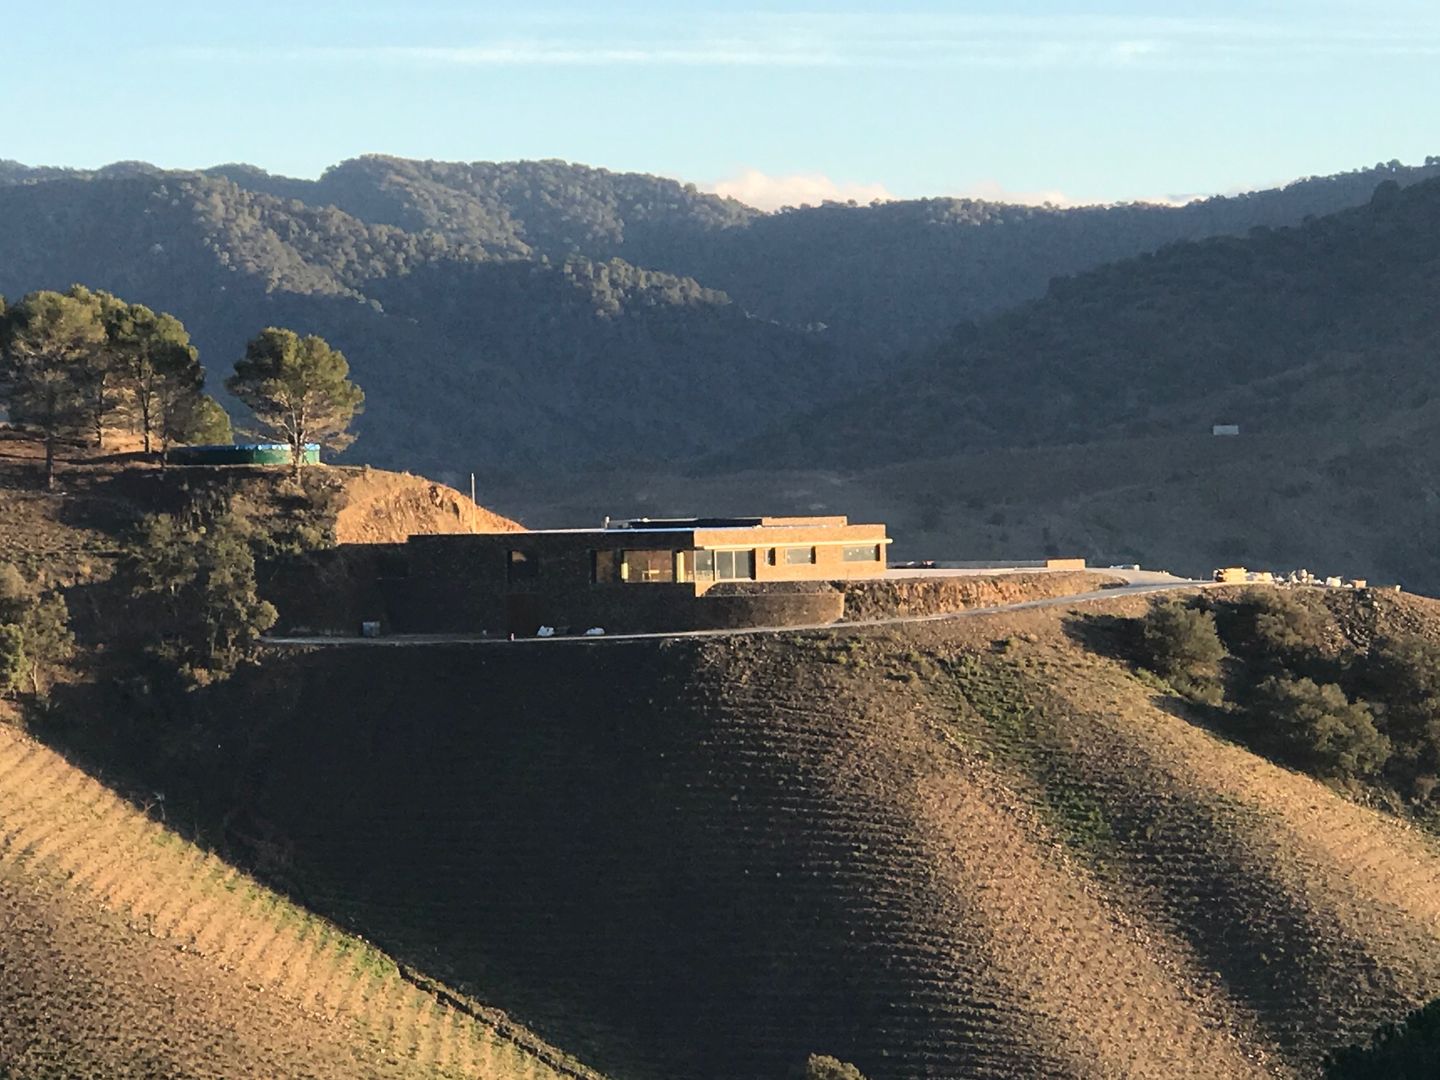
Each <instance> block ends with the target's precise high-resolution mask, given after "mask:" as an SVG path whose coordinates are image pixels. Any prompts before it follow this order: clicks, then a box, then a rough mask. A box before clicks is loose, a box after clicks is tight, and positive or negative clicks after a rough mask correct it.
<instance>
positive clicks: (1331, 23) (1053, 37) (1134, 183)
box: [0, 0, 1440, 204]
mask: <svg viewBox="0 0 1440 1080" xmlns="http://www.w3.org/2000/svg"><path fill="white" fill-rule="evenodd" d="M0 101H4V102H5V106H6V108H5V111H6V114H7V119H8V121H9V122H8V123H7V124H6V125H5V126H4V128H3V134H0V158H13V159H17V160H20V161H24V162H27V163H30V164H57V165H75V166H94V165H99V164H103V163H105V162H108V161H113V160H118V159H144V160H149V161H153V162H156V163H157V164H160V165H165V166H174V167H194V166H204V165H212V164H217V163H220V162H226V161H248V162H252V163H254V164H258V165H261V166H263V167H265V168H268V169H270V170H272V171H275V172H283V173H288V174H291V175H298V176H315V175H318V173H319V172H320V171H321V170H323V169H324V168H325V167H326V166H327V165H330V164H333V163H335V162H337V161H340V160H342V159H344V158H347V157H353V156H355V155H357V154H362V153H370V152H374V153H390V154H397V155H402V156H407V157H427V158H441V159H451V160H504V159H513V158H535V157H558V158H565V159H568V160H572V161H582V162H586V163H588V164H593V165H603V166H606V167H609V168H614V169H625V170H639V171H644V172H655V173H662V174H665V175H670V176H676V177H680V178H683V179H686V180H692V181H694V182H696V183H698V184H700V185H701V186H704V187H707V188H711V189H719V190H722V191H727V192H729V193H734V194H737V195H739V196H741V197H744V198H748V199H749V200H750V201H754V202H757V203H763V204H769V203H774V202H783V201H800V200H802V199H813V198H817V197H819V196H821V195H826V194H839V195H842V196H855V197H859V198H860V199H862V201H863V200H865V199H868V198H871V197H874V196H887V195H893V196H899V197H910V196H917V195H927V194H984V195H988V196H991V197H1000V196H1007V195H1008V196H1014V197H1019V198H1027V199H1032V200H1033V199H1037V198H1041V197H1045V196H1047V195H1048V196H1053V197H1055V198H1057V199H1068V200H1071V201H1097V200H1098V201H1109V200H1120V199H1134V198H1153V197H1160V196H1176V195H1190V194H1196V193H1211V192H1220V191H1234V190H1244V189H1249V188H1254V187H1263V186H1268V185H1271V184H1273V183H1276V182H1283V181H1285V180H1288V179H1292V178H1294V177H1297V176H1302V175H1307V174H1316V173H1328V172H1334V171H1339V170H1344V169H1349V168H1354V167H1357V166H1361V165H1368V164H1373V163H1374V162H1376V161H1388V160H1390V159H1392V158H1398V159H1400V160H1402V161H1405V162H1407V163H1416V162H1419V161H1420V160H1422V159H1423V158H1424V157H1425V156H1426V155H1429V154H1440V104H1437V103H1440V3H1436V2H1435V0H1426V2H1418V0H1394V2H1389V3H1386V4H1384V5H1379V4H1372V3H1360V2H1358V0H1312V2H1306V3H1296V2H1284V3H1282V2H1271V3H1266V2H1265V0H1258V2H1250V3H1239V2H1223V3H1205V2H1204V0H1194V2H1192V3H1188V4H1185V5H1178V4H1177V5H1160V4H1155V3H1149V4H1144V3H1137V2H1133V0H1113V2H1110V3H1093V4H1092V3H1072V2H1062V0H1030V2H1027V0H1016V2H1011V3H1001V2H998V0H991V2H986V3H966V2H959V0H953V2H950V3H941V2H936V0H929V2H924V0H921V2H907V0H892V2H889V3H879V2H870V3H860V2H857V0H845V2H829V0H813V2H811V3H806V4H801V3H775V4H767V5H763V6H762V5H754V6H748V7H747V6H745V4H744V2H743V0H737V2H732V3H709V2H706V3H685V2H681V0H675V2H672V3H668V4H659V3H622V4H602V3H595V2H592V3H588V4H576V3H546V2H541V0H532V2H529V3H524V2H513V3H509V4H493V3H459V2H456V0H409V2H407V3H403V4H402V3H398V2H393V0H391V2H387V0H353V2H349V3H342V2H339V0H318V2H307V0H291V2H288V3H278V2H275V0H256V2H251V3H244V4H237V3H230V4H226V3H224V2H223V0H216V2H214V3H185V4H180V3H159V2H154V0H151V2H138V3H124V2H113V3H99V2H94V0H51V2H50V3H48V4H46V5H45V6H44V7H43V8H42V7H41V5H31V6H30V8H29V9H28V11H27V12H26V14H25V15H24V17H19V16H17V15H14V14H12V16H11V17H10V18H9V19H7V21H6V48H5V51H4V57H3V60H0Z"/></svg>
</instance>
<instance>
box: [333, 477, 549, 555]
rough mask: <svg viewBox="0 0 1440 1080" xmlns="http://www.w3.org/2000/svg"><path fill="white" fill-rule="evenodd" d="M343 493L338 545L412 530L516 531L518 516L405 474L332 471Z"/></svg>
mask: <svg viewBox="0 0 1440 1080" xmlns="http://www.w3.org/2000/svg"><path fill="white" fill-rule="evenodd" d="M335 471H336V472H337V473H341V474H343V476H344V482H345V498H344V504H343V506H342V507H341V508H340V511H339V513H338V514H337V515H336V518H335V540H336V542H337V543H341V544H396V543H404V541H405V538H406V537H407V536H410V535H412V534H416V533H472V532H520V531H523V530H524V528H525V527H524V526H523V525H521V524H520V523H519V522H517V521H511V520H510V519H509V518H506V517H501V516H500V515H499V514H496V513H492V512H491V511H489V510H486V509H485V508H484V507H483V506H477V505H476V504H475V503H473V502H471V501H470V499H469V498H468V497H466V496H464V495H462V494H460V492H458V491H456V490H454V489H453V488H448V487H446V486H445V485H444V484H437V483H435V482H434V481H432V480H426V479H425V478H424V477H421V476H411V475H410V474H409V473H393V472H384V471H382V470H380V469H368V468H366V469H344V470H335Z"/></svg>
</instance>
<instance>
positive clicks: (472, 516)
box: [470, 472, 475, 533]
mask: <svg viewBox="0 0 1440 1080" xmlns="http://www.w3.org/2000/svg"><path fill="white" fill-rule="evenodd" d="M470 531H471V532H472V533H473V532H474V531H475V474H474V473H473V472H472V473H471V474H470Z"/></svg>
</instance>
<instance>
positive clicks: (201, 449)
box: [170, 443, 320, 465]
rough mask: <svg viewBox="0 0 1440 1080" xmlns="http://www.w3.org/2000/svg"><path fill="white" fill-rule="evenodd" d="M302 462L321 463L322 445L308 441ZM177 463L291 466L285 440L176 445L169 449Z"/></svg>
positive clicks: (308, 463)
mask: <svg viewBox="0 0 1440 1080" xmlns="http://www.w3.org/2000/svg"><path fill="white" fill-rule="evenodd" d="M300 460H301V463H302V464H305V465H318V464H319V463H320V446H319V444H318V443H308V444H307V445H306V446H305V449H304V451H303V453H302V454H301V456H300ZM170 461H171V463H173V464H175V465H289V464H290V447H288V446H286V445H285V444H284V443H236V444H233V445H231V444H226V445H215V446H177V447H175V449H173V450H171V451H170Z"/></svg>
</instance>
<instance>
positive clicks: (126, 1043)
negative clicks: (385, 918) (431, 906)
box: [0, 726, 594, 1080]
mask: <svg viewBox="0 0 1440 1080" xmlns="http://www.w3.org/2000/svg"><path fill="white" fill-rule="evenodd" d="M156 805H157V806H158V805H160V804H158V803H157V804H156ZM460 1004H461V1003H460V1002H458V1001H457V1000H455V999H447V998H446V997H445V996H443V995H439V996H437V994H435V993H431V992H428V991H427V990H425V989H421V988H419V987H417V986H416V985H414V983H413V982H412V981H408V980H407V979H405V978H402V976H401V973H400V971H399V970H398V969H397V967H396V965H395V964H394V962H393V961H392V960H391V959H390V958H389V957H387V956H385V955H384V954H382V953H380V952H379V951H378V950H376V949H375V948H374V947H373V946H371V945H369V944H367V943H366V942H363V941H361V940H359V939H357V938H355V937H353V936H350V935H347V934H344V933H342V932H340V931H339V930H338V928H336V927H335V926H334V925H332V924H330V923H327V922H325V921H323V920H321V919H317V918H315V917H314V916H313V915H311V914H309V913H308V912H305V911H303V910H302V909H300V908H298V907H296V906H295V905H293V904H292V903H290V902H288V901H287V900H285V899H283V898H282V897H280V896H277V895H276V894H275V893H273V892H271V891H270V890H268V889H265V888H263V887H261V886H260V885H258V884H257V883H256V882H255V881H254V880H253V879H251V878H249V877H247V876H245V875H243V874H241V873H239V872H238V871H236V870H235V869H234V868H233V867H231V866H228V865H226V864H225V863H223V862H222V861H221V860H219V859H218V858H216V857H215V856H213V855H209V854H206V853H205V852H203V851H201V850H199V849H198V848H195V847H193V846H192V845H190V844H188V843H186V842H185V841H184V840H183V839H181V838H180V837H179V836H178V835H177V834H175V833H174V832H172V831H170V830H168V829H167V828H165V827H164V826H163V825H162V824H160V823H158V822H157V821H155V820H152V818H151V817H150V816H147V814H145V813H143V812H142V811H141V810H140V809H138V808H136V807H135V806H133V805H131V804H130V803H129V802H126V801H124V800H122V799H120V798H119V797H118V796H116V795H115V794H114V793H113V792H111V791H110V790H109V789H108V788H106V787H105V786H104V785H102V784H100V783H99V782H97V781H96V780H93V779H91V778H90V777H89V776H87V775H86V774H85V773H83V772H81V771H80V770H79V769H77V768H75V767H74V766H72V765H70V764H69V763H68V762H66V761H65V759H64V758H62V757H61V756H60V755H58V754H56V753H55V752H54V751H52V750H50V749H48V748H46V747H44V746H42V745H40V744H38V743H36V742H35V741H33V740H31V739H29V738H28V737H26V736H24V735H22V734H20V733H19V732H17V731H16V730H15V729H14V728H7V727H3V726H0V1076H4V1077H6V1078H14V1080H21V1078H30V1077H37V1078H38V1077H47V1078H48V1077H95V1078H110V1077H137V1078H139V1077H144V1078H147V1080H148V1078H152V1077H215V1078H222V1077H239V1076H265V1077H287V1076H295V1077H298V1076H305V1077H316V1078H320V1077H336V1078H342V1077H343V1078H349V1077H397V1078H398V1077H455V1078H460V1077H494V1078H497V1080H498V1078H512V1077H513V1078H524V1080H549V1078H552V1077H554V1078H559V1077H582V1076H592V1075H594V1074H591V1073H589V1072H588V1071H587V1070H584V1069H582V1068H580V1067H578V1066H576V1065H574V1064H573V1063H568V1064H567V1063H566V1059H564V1057H563V1055H560V1054H559V1053H558V1052H556V1051H554V1050H551V1049H550V1048H548V1047H545V1046H544V1045H543V1044H542V1043H540V1042H539V1041H538V1040H536V1039H534V1038H533V1036H529V1035H528V1033H524V1032H519V1031H515V1030H512V1028H513V1026H512V1025H509V1024H508V1022H507V1021H505V1020H504V1018H502V1017H498V1016H491V1017H489V1018H482V1019H476V1018H475V1017H473V1016H471V1015H469V1013H468V1012H467V1011H464V1010H463V1009H461V1008H456V1007H455V1006H457V1005H460ZM547 1062H555V1063H558V1064H559V1067H558V1068H556V1067H553V1066H552V1065H551V1064H547Z"/></svg>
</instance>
